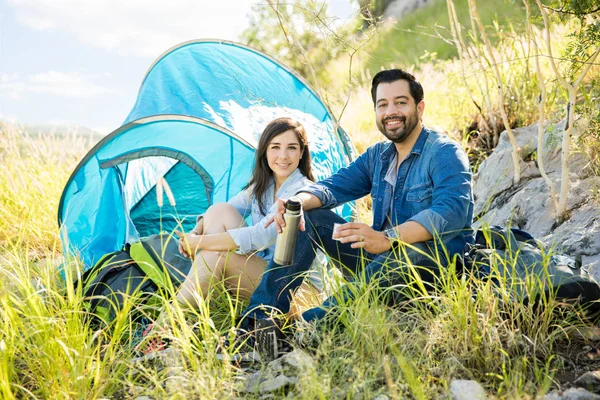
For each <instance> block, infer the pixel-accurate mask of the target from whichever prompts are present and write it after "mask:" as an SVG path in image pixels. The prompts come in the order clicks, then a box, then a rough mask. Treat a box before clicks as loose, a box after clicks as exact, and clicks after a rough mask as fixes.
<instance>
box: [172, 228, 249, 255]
mask: <svg viewBox="0 0 600 400" xmlns="http://www.w3.org/2000/svg"><path fill="white" fill-rule="evenodd" d="M176 233H177V236H179V246H180V248H183V249H184V253H183V255H184V256H186V257H189V256H190V255H191V256H193V255H195V254H196V253H197V252H198V251H200V250H211V251H232V250H236V249H237V248H238V245H237V244H236V243H235V242H234V241H233V238H232V237H231V235H230V234H229V233H228V232H223V233H214V234H210V235H195V234H193V233H188V234H187V235H186V234H185V233H183V232H180V231H176Z"/></svg>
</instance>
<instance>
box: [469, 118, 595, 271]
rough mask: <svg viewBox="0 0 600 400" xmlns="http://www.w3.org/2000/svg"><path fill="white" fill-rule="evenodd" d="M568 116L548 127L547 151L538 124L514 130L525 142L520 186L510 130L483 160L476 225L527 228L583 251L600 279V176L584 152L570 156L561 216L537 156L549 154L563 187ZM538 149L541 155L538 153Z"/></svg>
mask: <svg viewBox="0 0 600 400" xmlns="http://www.w3.org/2000/svg"><path fill="white" fill-rule="evenodd" d="M563 127H564V122H561V123H558V124H556V125H555V126H554V128H553V129H549V130H547V132H546V134H545V137H544V141H543V143H544V145H543V148H542V149H541V151H538V149H537V130H538V128H537V125H532V126H530V127H525V128H518V129H515V130H514V133H515V137H516V139H517V141H518V143H519V146H520V147H521V149H522V151H521V182H520V184H519V185H517V186H514V185H513V183H512V181H513V164H512V158H511V152H512V147H511V145H510V142H509V141H508V137H507V134H506V132H503V133H502V134H501V136H500V140H499V143H498V146H497V147H496V149H494V152H493V153H492V154H491V155H490V156H489V157H488V158H487V159H486V160H485V161H483V162H482V163H481V166H480V167H479V171H478V174H477V175H476V177H475V179H474V187H473V192H474V195H475V215H476V216H477V217H478V221H477V222H476V224H475V227H480V226H482V225H484V224H489V225H503V226H508V225H510V226H513V227H518V228H521V229H524V230H526V231H528V232H529V233H531V234H532V235H533V236H535V237H536V238H539V239H542V240H543V241H544V242H545V243H546V244H547V245H549V246H551V247H554V248H556V249H558V250H560V251H564V252H565V253H567V254H570V255H576V254H581V255H582V256H583V257H582V258H583V263H584V265H585V266H587V268H589V269H590V271H592V274H593V276H594V277H595V278H596V279H597V280H600V196H598V194H597V193H598V191H599V190H600V177H599V176H596V175H595V174H594V173H593V171H592V168H591V167H590V165H591V163H590V160H589V159H588V158H587V157H586V156H585V155H584V154H583V153H582V152H577V151H575V152H573V154H571V157H570V163H569V164H570V166H571V173H570V182H571V186H570V190H569V196H568V199H567V210H568V218H567V219H566V220H565V221H564V222H562V223H560V224H559V223H558V222H556V212H555V208H554V204H553V202H552V200H551V198H550V190H549V188H548V185H547V184H546V182H545V181H544V179H543V178H542V176H541V173H540V171H539V168H538V165H537V161H536V160H535V158H536V157H539V156H540V155H541V156H542V157H543V160H544V166H545V169H546V173H547V174H548V176H549V177H550V179H551V180H552V181H553V182H554V185H555V187H556V190H557V191H558V190H559V188H560V173H561V154H560V149H561V142H562V131H563V129H562V128H563ZM534 155H535V157H534Z"/></svg>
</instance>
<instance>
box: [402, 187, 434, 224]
mask: <svg viewBox="0 0 600 400" xmlns="http://www.w3.org/2000/svg"><path fill="white" fill-rule="evenodd" d="M432 197H433V187H432V186H431V185H430V184H429V183H423V184H420V185H416V186H413V187H411V188H410V189H408V192H407V193H406V201H407V202H408V206H409V207H410V210H411V212H412V215H413V216H414V215H416V214H418V213H420V212H421V211H423V210H426V209H428V208H430V207H431V200H432Z"/></svg>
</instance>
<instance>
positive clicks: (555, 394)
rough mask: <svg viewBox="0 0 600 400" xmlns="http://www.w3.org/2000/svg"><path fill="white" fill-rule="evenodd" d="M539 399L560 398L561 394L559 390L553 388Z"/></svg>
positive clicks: (553, 399)
mask: <svg viewBox="0 0 600 400" xmlns="http://www.w3.org/2000/svg"><path fill="white" fill-rule="evenodd" d="M540 400H562V396H561V395H560V392H559V391H556V390H553V391H551V392H550V393H548V394H546V395H545V396H544V397H543V398H541V399H540Z"/></svg>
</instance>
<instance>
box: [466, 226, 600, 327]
mask: <svg viewBox="0 0 600 400" xmlns="http://www.w3.org/2000/svg"><path fill="white" fill-rule="evenodd" d="M464 263H465V266H466V267H467V269H468V270H470V271H472V272H473V273H474V274H475V276H476V277H478V278H481V279H484V280H485V279H491V280H492V281H493V282H494V283H495V284H497V285H500V278H502V279H503V280H504V282H505V283H506V287H508V288H510V289H511V295H512V296H513V297H514V299H515V300H517V301H521V302H523V303H524V304H528V303H529V302H531V301H533V302H534V304H539V300H540V299H541V298H548V296H549V295H552V296H553V297H554V298H556V299H557V300H560V301H566V302H575V303H578V304H579V305H581V306H582V307H584V308H585V309H586V311H587V312H588V315H597V314H599V313H600V302H599V300H600V285H599V284H598V282H596V281H595V280H594V278H593V277H592V276H591V275H590V274H589V272H588V271H587V270H585V269H583V268H581V264H582V262H581V257H580V256H578V257H575V258H572V257H570V256H567V255H565V254H560V253H555V252H554V251H548V250H547V249H546V246H545V245H544V243H543V242H541V241H539V240H537V239H535V238H534V237H533V236H532V235H531V234H529V233H527V232H525V231H523V230H520V229H516V228H503V227H500V226H491V227H489V229H488V228H486V229H479V230H477V231H476V233H475V244H473V245H469V249H468V252H467V253H466V254H465V260H464ZM533 281H535V284H534V285H533V290H531V289H532V284H531V283H532V282H533ZM543 296H546V297H543Z"/></svg>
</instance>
